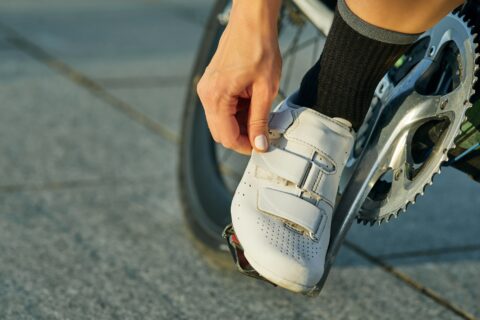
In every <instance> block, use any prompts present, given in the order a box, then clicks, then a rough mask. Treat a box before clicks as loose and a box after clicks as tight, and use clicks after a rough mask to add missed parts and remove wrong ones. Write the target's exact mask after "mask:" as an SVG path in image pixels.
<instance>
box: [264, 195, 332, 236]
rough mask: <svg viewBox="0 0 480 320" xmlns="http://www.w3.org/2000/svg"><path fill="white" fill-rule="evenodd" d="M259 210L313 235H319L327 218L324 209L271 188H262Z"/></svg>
mask: <svg viewBox="0 0 480 320" xmlns="http://www.w3.org/2000/svg"><path fill="white" fill-rule="evenodd" d="M258 209H259V210H260V211H263V212H265V213H267V214H270V215H273V216H275V217H278V218H280V219H282V220H285V221H287V222H291V223H294V224H296V225H298V226H300V227H302V228H303V229H305V230H307V231H308V232H309V233H310V234H311V235H314V234H316V233H317V230H318V228H319V226H320V225H321V223H322V221H323V220H325V218H326V213H325V212H324V210H323V209H321V208H318V207H316V206H314V205H313V204H311V203H310V202H308V201H306V200H303V199H300V198H298V197H297V196H295V195H293V194H290V193H286V192H282V191H279V190H275V189H271V188H262V189H260V191H259V195H258Z"/></svg>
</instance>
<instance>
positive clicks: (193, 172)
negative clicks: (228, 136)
mask: <svg viewBox="0 0 480 320" xmlns="http://www.w3.org/2000/svg"><path fill="white" fill-rule="evenodd" d="M227 3H228V0H218V1H217V2H216V3H215V5H214V7H213V9H212V12H211V14H210V18H209V20H208V24H207V26H206V28H205V31H204V35H203V38H202V42H201V43H202V46H201V47H200V49H199V51H198V54H197V60H196V62H195V65H194V68H193V71H192V74H191V77H190V82H189V83H190V86H189V88H188V92H187V97H186V102H185V109H184V114H183V123H182V133H181V141H180V166H179V188H180V195H181V201H182V206H183V213H184V216H185V219H186V221H187V223H188V227H189V230H190V231H191V232H192V233H193V236H194V239H193V240H194V241H195V240H199V241H200V245H202V244H203V245H205V246H206V247H207V248H205V249H207V250H208V249H213V250H214V251H222V247H223V246H222V245H223V242H222V239H221V232H222V225H227V224H228V223H229V214H228V212H229V207H230V200H231V195H230V194H229V193H228V191H227V189H226V188H225V186H224V184H223V180H222V178H221V174H220V172H219V170H218V167H217V166H216V165H215V163H216V160H215V159H214V158H215V150H214V141H213V140H212V137H211V135H210V133H209V131H208V127H207V124H206V120H205V115H204V112H203V108H202V105H201V103H200V100H199V99H198V96H197V92H196V84H197V82H198V79H199V78H200V76H201V75H202V74H203V71H204V70H205V67H206V66H207V65H208V63H209V62H210V59H211V57H212V56H213V54H214V52H215V49H216V44H217V43H218V40H219V38H220V36H221V34H222V32H223V29H224V27H223V26H222V25H220V23H219V22H218V19H217V15H218V14H219V13H220V12H222V11H223V10H224V8H225V6H226V5H227ZM212 221H213V223H212ZM202 251H203V250H202Z"/></svg>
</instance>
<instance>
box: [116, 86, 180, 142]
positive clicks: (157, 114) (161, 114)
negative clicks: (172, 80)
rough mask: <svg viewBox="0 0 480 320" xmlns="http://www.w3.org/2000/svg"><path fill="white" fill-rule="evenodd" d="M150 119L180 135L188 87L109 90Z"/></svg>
mask: <svg viewBox="0 0 480 320" xmlns="http://www.w3.org/2000/svg"><path fill="white" fill-rule="evenodd" d="M109 91H110V92H112V93H113V94H114V95H116V96H118V97H120V98H121V99H122V100H124V101H127V102H128V103H129V104H131V105H132V106H134V107H135V108H136V109H138V110H140V111H141V112H142V113H143V114H145V115H147V116H148V117H150V118H152V119H155V120H156V121H158V122H159V123H161V124H163V125H164V126H166V127H168V128H169V129H170V130H171V131H172V132H175V134H177V135H180V130H181V121H182V115H183V109H184V101H185V97H186V94H187V89H186V85H175V86H166V87H156V88H146V89H145V88H134V89H109Z"/></svg>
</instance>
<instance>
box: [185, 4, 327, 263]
mask: <svg viewBox="0 0 480 320" xmlns="http://www.w3.org/2000/svg"><path fill="white" fill-rule="evenodd" d="M228 2H229V1H228V0H218V1H217V2H216V3H215V5H214V6H213V10H212V12H211V15H210V18H209V20H208V24H207V26H206V29H205V32H204V35H203V39H202V42H201V43H202V45H201V47H200V49H199V51H198V55H197V60H196V62H195V65H194V68H193V71H192V74H191V77H190V86H189V88H188V92H187V97H186V102H185V110H184V114H183V123H182V134H181V145H180V165H179V175H178V176H179V190H180V195H181V201H182V206H183V212H184V216H185V219H186V222H187V225H188V229H189V231H191V236H193V239H192V240H193V241H194V243H195V244H196V246H197V248H199V249H200V250H201V251H202V253H203V255H204V256H205V255H207V256H208V257H210V258H213V259H214V263H216V264H218V263H222V261H223V260H225V258H227V257H228V249H227V246H226V245H225V242H224V240H223V239H222V237H221V233H222V230H223V228H224V227H225V226H226V225H227V224H229V223H230V214H229V213H230V202H231V198H232V192H231V190H229V189H228V187H227V186H226V183H225V179H224V177H222V173H221V172H220V169H219V165H218V163H217V162H218V161H217V155H216V152H217V149H216V147H215V143H214V141H213V139H212V137H211V135H210V133H209V130H208V127H207V124H206V120H205V115H204V112H203V107H202V105H201V103H200V100H199V99H198V96H197V93H196V84H197V82H198V80H199V78H200V76H201V75H202V74H203V72H204V70H205V67H206V66H207V65H208V63H209V62H210V59H211V57H212V56H213V54H214V52H215V50H216V47H217V43H218V41H219V39H220V36H221V34H222V32H223V30H224V26H223V25H221V24H220V23H219V19H218V15H219V14H220V13H222V12H223V11H224V9H225V7H226V5H227V4H228ZM327 5H330V7H331V6H332V1H330V3H327ZM228 262H229V263H230V261H228Z"/></svg>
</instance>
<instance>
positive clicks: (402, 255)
mask: <svg viewBox="0 0 480 320" xmlns="http://www.w3.org/2000/svg"><path fill="white" fill-rule="evenodd" d="M475 251H480V244H470V245H463V246H451V247H442V248H433V249H427V250H415V251H404V252H393V253H387V254H382V255H377V256H376V257H377V258H378V259H382V260H389V259H408V258H421V257H431V256H441V255H446V254H455V253H461V252H462V253H466V252H475Z"/></svg>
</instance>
